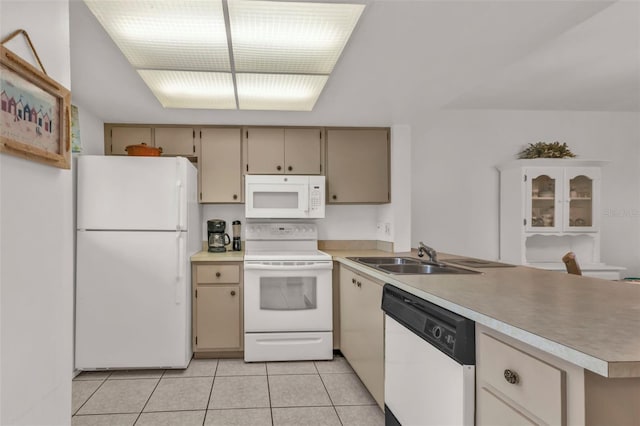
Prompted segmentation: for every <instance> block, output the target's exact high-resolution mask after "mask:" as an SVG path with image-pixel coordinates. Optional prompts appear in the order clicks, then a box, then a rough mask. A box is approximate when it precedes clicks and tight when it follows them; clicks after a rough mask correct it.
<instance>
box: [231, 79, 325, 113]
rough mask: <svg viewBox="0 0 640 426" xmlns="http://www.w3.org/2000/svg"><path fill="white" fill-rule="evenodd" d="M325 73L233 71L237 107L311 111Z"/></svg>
mask: <svg viewBox="0 0 640 426" xmlns="http://www.w3.org/2000/svg"><path fill="white" fill-rule="evenodd" d="M328 79H329V76H328V75H294V74H245V73H237V74H236V84H237V87H238V103H239V104H240V109H254V110H277V111H311V110H312V109H313V106H314V105H315V104H316V101H317V100H318V96H320V93H321V92H322V89H323V88H324V85H325V83H326V82H327V80H328Z"/></svg>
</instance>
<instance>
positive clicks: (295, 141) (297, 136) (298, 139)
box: [284, 128, 322, 175]
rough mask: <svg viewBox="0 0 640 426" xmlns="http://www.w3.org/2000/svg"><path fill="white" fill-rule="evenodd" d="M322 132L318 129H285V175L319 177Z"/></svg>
mask: <svg viewBox="0 0 640 426" xmlns="http://www.w3.org/2000/svg"><path fill="white" fill-rule="evenodd" d="M321 137H322V131H321V130H320V129H319V128H318V129H284V166H285V170H284V171H285V173H288V174H293V175H319V174H320V172H321V170H320V144H321Z"/></svg>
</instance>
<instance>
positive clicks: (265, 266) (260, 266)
mask: <svg viewBox="0 0 640 426" xmlns="http://www.w3.org/2000/svg"><path fill="white" fill-rule="evenodd" d="M318 269H333V262H321V263H311V264H304V263H302V264H299V265H296V264H295V263H293V264H292V263H288V264H284V265H283V264H281V263H279V264H269V263H248V262H245V263H244V270H245V271H257V270H260V271H313V270H318Z"/></svg>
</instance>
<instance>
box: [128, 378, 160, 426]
mask: <svg viewBox="0 0 640 426" xmlns="http://www.w3.org/2000/svg"><path fill="white" fill-rule="evenodd" d="M166 371H167V370H163V371H162V374H161V375H160V377H159V378H158V382H157V383H156V385H155V386H154V387H153V390H152V391H151V393H150V394H149V397H148V398H147V400H146V401H145V403H144V405H143V406H142V409H141V410H140V412H139V413H138V417H136V420H135V421H134V422H133V425H134V426H135V424H136V423H138V420H140V416H142V413H143V412H144V409H145V408H146V406H147V404H148V403H149V401H151V397H152V396H153V393H154V392H155V391H156V389H158V385H159V384H160V380H162V377H163V376H164V373H166Z"/></svg>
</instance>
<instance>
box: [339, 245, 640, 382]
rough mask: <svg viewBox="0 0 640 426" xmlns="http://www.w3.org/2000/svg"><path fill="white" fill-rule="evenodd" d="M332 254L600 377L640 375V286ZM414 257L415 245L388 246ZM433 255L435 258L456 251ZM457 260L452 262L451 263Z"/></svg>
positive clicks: (358, 253)
mask: <svg viewBox="0 0 640 426" xmlns="http://www.w3.org/2000/svg"><path fill="white" fill-rule="evenodd" d="M327 252H328V253H330V254H331V255H332V256H333V258H334V260H336V261H338V262H340V263H342V264H344V265H346V266H349V267H350V268H352V269H355V270H358V271H361V272H363V273H366V274H367V275H369V276H372V277H374V278H376V279H378V280H380V281H383V282H386V283H390V284H393V285H395V286H397V287H399V288H401V289H403V290H406V291H408V292H410V293H412V294H415V295H416V296H419V297H421V298H423V299H425V300H428V301H430V302H433V303H435V304H437V305H439V306H442V307H444V308H446V309H449V310H451V311H453V312H456V313H458V314H460V315H462V316H465V317H467V318H470V319H472V320H474V321H476V322H478V323H480V324H483V325H485V326H487V327H490V328H492V329H494V330H497V331H499V332H502V333H504V334H507V335H509V336H511V337H514V338H516V339H518V340H520V341H522V342H524V343H528V344H530V345H532V346H535V347H537V348H539V349H541V350H543V351H545V352H548V353H550V354H552V355H554V356H557V357H558V358H561V359H564V360H566V361H568V362H571V363H573V364H576V365H578V366H580V367H583V368H585V369H587V370H590V371H593V372H595V373H597V374H600V375H602V376H605V377H640V285H638V284H636V283H626V282H618V281H606V280H601V279H597V278H589V277H583V276H577V275H570V274H566V273H562V272H557V271H546V270H542V269H536V268H531V267H526V266H515V267H506V268H505V267H496V268H482V269H474V268H467V269H474V270H476V271H479V272H481V274H462V275H392V274H388V273H385V272H383V271H380V270H377V269H375V268H371V267H367V266H365V265H362V264H360V263H357V262H354V261H352V260H349V259H347V258H348V257H354V256H389V255H390V253H386V252H380V251H377V250H368V251H357V250H353V251H351V250H341V251H339V250H328V251H327ZM391 255H393V256H408V257H415V258H417V256H416V253H415V252H406V253H393V254H391ZM463 257H464V256H456V255H451V254H444V253H442V254H440V255H439V260H440V261H443V262H445V263H446V262H447V259H453V258H463ZM456 266H457V265H456Z"/></svg>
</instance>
